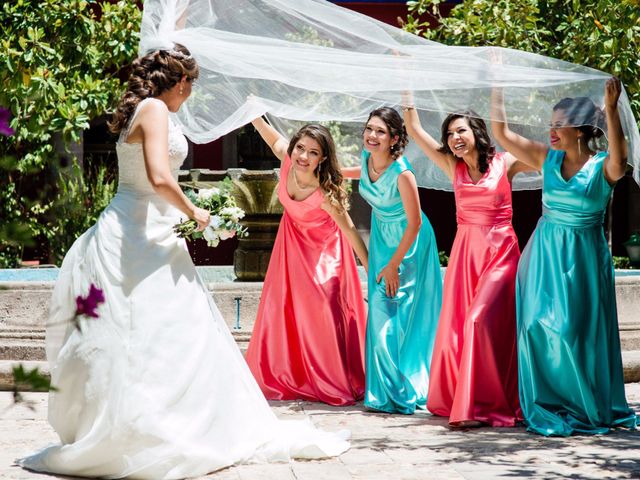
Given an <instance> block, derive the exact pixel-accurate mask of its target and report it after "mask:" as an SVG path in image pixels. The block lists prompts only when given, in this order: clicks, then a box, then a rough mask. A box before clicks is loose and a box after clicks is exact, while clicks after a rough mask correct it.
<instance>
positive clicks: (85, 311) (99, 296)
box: [76, 283, 104, 318]
mask: <svg viewBox="0 0 640 480" xmlns="http://www.w3.org/2000/svg"><path fill="white" fill-rule="evenodd" d="M101 303H104V292H103V291H102V290H100V289H99V288H98V287H96V286H95V285H94V284H93V283H92V284H91V287H90V288H89V293H88V294H87V296H86V297H83V296H82V295H79V296H78V297H76V317H78V316H80V315H86V316H87V317H93V318H98V316H99V315H98V312H97V309H98V305H100V304H101Z"/></svg>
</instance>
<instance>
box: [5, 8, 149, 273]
mask: <svg viewBox="0 0 640 480" xmlns="http://www.w3.org/2000/svg"><path fill="white" fill-rule="evenodd" d="M140 19H141V12H140V10H139V8H138V7H137V6H136V3H135V2H130V1H125V0H120V1H118V2H112V1H109V0H98V1H93V2H87V1H85V0H19V1H13V2H2V4H1V5H0V25H2V26H3V36H2V38H1V39H0V45H1V48H0V64H1V65H2V68H0V87H1V88H0V105H3V106H5V107H7V108H9V110H10V111H11V113H12V116H13V120H12V121H11V127H12V128H13V129H14V130H15V134H14V135H13V136H10V137H0V158H5V159H6V158H12V159H14V160H13V161H12V162H8V161H4V162H3V166H4V168H2V169H0V184H1V185H2V187H3V188H2V189H1V191H0V218H1V219H2V221H3V222H6V223H11V224H18V223H19V224H22V225H31V226H32V227H34V226H36V225H46V224H48V223H51V221H52V218H51V215H52V214H55V208H53V209H52V208H50V205H49V203H50V201H51V199H54V198H55V197H56V195H57V192H58V191H60V186H61V185H62V180H61V176H60V174H59V170H58V168H57V166H56V165H57V158H58V154H57V151H56V150H58V151H59V150H61V149H65V148H67V147H68V146H69V145H70V144H71V143H73V142H78V141H79V140H80V138H81V133H82V131H83V130H86V129H87V128H89V122H90V121H91V120H92V119H94V118H96V117H98V116H100V115H102V114H104V113H105V112H106V111H107V110H108V109H109V108H110V107H112V106H113V105H114V104H115V102H116V100H117V98H118V97H119V96H120V95H121V93H122V90H123V88H122V87H123V86H122V82H121V80H120V78H119V72H120V69H121V68H122V67H123V66H125V65H128V64H129V63H131V61H132V60H133V58H135V55H136V50H137V44H138V33H137V32H138V31H139V28H140ZM56 144H57V145H56ZM56 146H57V149H56ZM33 233H39V234H42V233H43V232H42V231H39V232H33ZM20 256H21V246H20V245H16V244H15V242H11V241H10V239H7V238H4V236H3V237H2V238H0V266H15V264H16V263H17V261H18V260H19V258H20Z"/></svg>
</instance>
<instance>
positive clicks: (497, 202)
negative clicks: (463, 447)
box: [427, 154, 521, 427]
mask: <svg viewBox="0 0 640 480" xmlns="http://www.w3.org/2000/svg"><path fill="white" fill-rule="evenodd" d="M453 186H454V191H455V197H456V216H457V221H458V231H457V233H456V238H455V240H454V242H453V248H452V249H451V257H450V260H449V266H448V267H447V273H446V275H445V280H444V295H443V305H442V313H441V314H440V321H439V324H438V332H437V335H436V341H435V346H434V351H433V359H432V363H431V383H430V384H429V397H428V403H427V408H428V409H429V411H431V412H432V413H434V414H435V415H441V416H445V417H446V416H448V417H449V423H450V424H454V425H455V424H456V422H462V421H470V420H475V421H481V422H484V423H487V424H489V425H492V426H494V427H509V426H510V427H512V426H514V425H515V423H516V421H517V420H519V419H520V418H521V412H520V407H519V404H518V385H517V375H518V369H517V357H516V314H515V283H516V271H517V267H518V259H519V257H520V251H519V250H518V239H517V237H516V234H515V232H514V231H513V227H512V225H511V216H512V206H511V185H510V183H509V180H508V177H507V166H506V162H505V158H504V155H503V154H497V155H496V156H495V157H494V158H493V160H492V161H491V162H490V163H489V169H488V170H487V171H486V172H485V173H484V175H483V176H482V178H480V180H478V182H477V183H473V181H472V180H471V178H470V177H469V173H468V171H467V167H466V165H465V163H464V162H462V161H460V162H458V164H457V165H456V170H455V178H454V182H453Z"/></svg>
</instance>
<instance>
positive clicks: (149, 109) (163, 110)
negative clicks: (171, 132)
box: [138, 98, 169, 119]
mask: <svg viewBox="0 0 640 480" xmlns="http://www.w3.org/2000/svg"><path fill="white" fill-rule="evenodd" d="M138 115H144V116H154V117H155V116H158V117H159V118H160V119H162V118H167V117H168V116H169V109H168V108H167V104H166V103H164V102H163V101H162V100H158V99H157V98H149V99H146V100H145V101H144V102H143V103H142V105H140V112H138Z"/></svg>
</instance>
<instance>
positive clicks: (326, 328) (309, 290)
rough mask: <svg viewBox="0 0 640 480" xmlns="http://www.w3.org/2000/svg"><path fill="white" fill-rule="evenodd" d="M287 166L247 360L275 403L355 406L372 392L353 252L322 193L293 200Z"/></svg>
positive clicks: (285, 164)
mask: <svg viewBox="0 0 640 480" xmlns="http://www.w3.org/2000/svg"><path fill="white" fill-rule="evenodd" d="M290 168H291V159H290V158H289V156H287V157H285V160H284V162H283V164H282V174H281V181H280V184H279V185H278V198H279V199H280V202H281V203H282V205H283V207H284V210H285V212H284V215H283V216H282V220H281V222H280V227H279V229H278V235H277V237H276V241H275V245H274V247H273V252H272V254H271V260H270V262H269V268H268V270H267V275H266V278H265V281H264V287H263V290H262V297H261V299H260V305H259V307H258V316H257V318H256V323H255V326H254V327H253V334H252V336H251V342H250V343H249V348H248V351H247V356H246V359H247V363H248V364H249V367H250V368H251V371H252V372H253V375H254V376H255V378H256V380H257V381H258V384H259V385H260V388H261V389H262V391H263V393H264V395H265V396H266V397H267V398H268V399H270V400H293V399H305V400H311V401H320V402H324V403H328V404H330V405H349V404H353V403H355V402H356V401H357V400H360V399H361V398H362V397H363V395H364V382H365V380H364V359H363V355H364V354H363V350H364V336H365V328H366V320H367V316H366V315H367V313H366V309H365V303H364V300H363V297H362V288H361V284H360V279H359V278H358V271H357V269H356V262H355V258H354V254H353V250H352V249H351V246H350V244H349V242H348V241H347V239H346V237H345V236H344V234H343V233H342V231H341V230H340V229H339V227H338V225H337V224H336V223H335V222H334V221H333V219H332V218H331V216H330V215H329V214H328V213H327V212H326V211H325V210H323V209H322V208H321V207H320V205H321V204H322V202H323V200H324V195H323V193H322V191H321V190H320V189H318V190H316V191H315V192H314V193H312V194H311V195H310V196H309V197H307V198H306V199H305V200H302V201H296V200H293V199H291V198H290V197H289V194H288V193H287V186H286V181H285V179H286V178H287V176H288V174H289V170H290Z"/></svg>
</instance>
